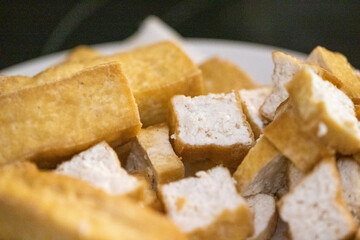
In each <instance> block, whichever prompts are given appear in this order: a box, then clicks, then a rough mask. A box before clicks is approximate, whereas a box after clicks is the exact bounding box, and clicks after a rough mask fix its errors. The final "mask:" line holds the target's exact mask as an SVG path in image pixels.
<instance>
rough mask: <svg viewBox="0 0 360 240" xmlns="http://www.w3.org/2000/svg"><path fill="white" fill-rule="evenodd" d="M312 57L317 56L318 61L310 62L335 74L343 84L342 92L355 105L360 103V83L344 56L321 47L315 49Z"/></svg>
mask: <svg viewBox="0 0 360 240" xmlns="http://www.w3.org/2000/svg"><path fill="white" fill-rule="evenodd" d="M310 55H313V56H317V61H315V60H314V59H311V58H310V59H308V61H309V62H316V63H318V64H319V65H320V67H322V68H324V69H325V70H327V71H329V72H330V73H331V74H333V75H334V76H335V77H336V78H337V79H338V80H339V81H340V82H341V83H342V85H341V86H340V90H342V91H343V92H344V93H345V94H346V95H348V96H349V98H351V100H353V102H354V103H355V104H359V103H360V81H359V79H358V77H357V76H356V74H355V71H354V69H353V67H352V66H351V65H350V63H349V62H348V61H347V59H346V57H345V56H344V55H342V54H341V53H337V52H332V51H329V50H327V49H326V48H324V47H321V46H318V47H316V48H314V50H313V51H312V52H311V53H310Z"/></svg>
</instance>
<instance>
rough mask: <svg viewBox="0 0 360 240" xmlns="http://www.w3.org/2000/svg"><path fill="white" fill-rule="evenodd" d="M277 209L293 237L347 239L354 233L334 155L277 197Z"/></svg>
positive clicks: (296, 239) (352, 221) (299, 239)
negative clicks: (278, 198)
mask: <svg viewBox="0 0 360 240" xmlns="http://www.w3.org/2000/svg"><path fill="white" fill-rule="evenodd" d="M278 209H279V214H280V216H281V218H282V219H283V220H284V221H285V222H287V223H288V224H289V233H290V236H291V239H293V240H301V239H304V240H305V239H329V240H331V239H334V240H335V239H349V238H351V237H352V236H353V235H354V234H355V233H356V225H355V222H354V219H353V218H352V216H351V213H350V211H349V209H348V207H347V206H346V203H345V201H344V199H343V196H342V193H341V181H340V177H339V173H338V171H337V169H336V165H335V160H334V158H328V159H323V160H322V161H321V162H320V163H319V164H318V165H317V166H316V167H315V168H314V169H313V171H311V172H310V173H309V174H308V175H307V176H306V177H305V178H304V179H303V180H302V181H301V182H300V183H299V184H298V185H296V186H295V187H294V188H293V189H292V190H290V192H289V193H288V194H287V195H285V196H284V197H283V198H281V199H280V201H279V202H278Z"/></svg>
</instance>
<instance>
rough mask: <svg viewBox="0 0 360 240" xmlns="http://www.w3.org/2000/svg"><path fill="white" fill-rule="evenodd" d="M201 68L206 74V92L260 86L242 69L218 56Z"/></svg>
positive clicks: (227, 91)
mask: <svg viewBox="0 0 360 240" xmlns="http://www.w3.org/2000/svg"><path fill="white" fill-rule="evenodd" d="M199 68H200V69H201V71H202V73H203V76H204V83H205V89H206V90H205V91H206V93H229V92H231V91H232V90H235V91H236V90H239V89H252V88H256V87H258V84H257V83H255V82H254V81H253V80H252V79H251V78H250V77H249V75H248V74H246V73H245V72H244V71H243V70H242V69H240V68H239V67H237V66H235V65H234V64H233V63H231V62H229V61H226V60H223V59H220V58H217V57H214V58H210V59H208V60H207V61H205V62H204V63H202V64H201V65H200V66H199Z"/></svg>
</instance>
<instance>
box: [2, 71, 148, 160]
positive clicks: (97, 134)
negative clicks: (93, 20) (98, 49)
mask: <svg viewBox="0 0 360 240" xmlns="http://www.w3.org/2000/svg"><path fill="white" fill-rule="evenodd" d="M140 128H141V123H140V119H139V114H138V110H137V107H136V104H135V100H134V97H133V95H132V93H131V90H130V87H129V84H128V82H127V80H126V78H125V77H124V75H123V74H122V73H121V70H120V68H119V65H118V64H106V65H101V66H98V67H95V68H90V69H87V70H84V71H82V72H80V73H79V74H76V75H74V76H72V77H70V78H68V79H64V80H61V81H58V82H53V83H49V84H45V85H41V86H38V87H32V88H28V89H23V90H21V91H18V92H15V93H13V94H8V95H3V96H0V149H2V150H1V153H0V164H5V163H8V162H14V161H18V160H32V161H34V162H36V163H37V164H38V165H39V166H41V167H54V166H56V164H57V163H58V162H59V160H60V159H63V158H66V157H68V156H70V155H73V154H75V153H78V152H80V151H82V150H85V149H87V148H89V147H90V146H92V145H94V144H96V143H98V142H100V141H102V140H105V141H107V142H109V143H110V145H112V146H116V145H119V144H121V143H123V142H126V141H128V140H129V139H131V138H133V137H134V136H135V135H136V134H137V133H138V131H139V130H140Z"/></svg>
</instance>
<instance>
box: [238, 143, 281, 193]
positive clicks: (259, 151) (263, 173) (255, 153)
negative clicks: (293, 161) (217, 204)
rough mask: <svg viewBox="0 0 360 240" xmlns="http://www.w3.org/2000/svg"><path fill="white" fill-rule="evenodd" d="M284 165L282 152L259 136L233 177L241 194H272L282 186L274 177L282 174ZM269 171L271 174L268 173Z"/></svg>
mask: <svg viewBox="0 0 360 240" xmlns="http://www.w3.org/2000/svg"><path fill="white" fill-rule="evenodd" d="M285 166H286V159H284V158H283V156H282V154H281V153H280V152H279V151H278V150H277V149H276V148H275V147H274V146H273V145H272V144H271V143H270V142H269V140H267V139H266V137H261V138H260V139H259V140H258V141H257V142H256V144H255V146H254V147H253V148H251V149H250V151H249V152H248V154H247V155H246V157H245V158H244V160H243V161H242V162H241V164H240V165H239V167H238V168H237V169H236V171H235V173H234V175H233V178H234V179H235V181H236V187H237V189H238V191H239V192H240V194H241V195H242V196H250V195H253V194H257V193H272V194H274V193H276V192H277V191H278V190H279V187H282V186H280V183H276V181H275V179H276V177H279V176H280V175H283V174H284V173H283V171H284V170H285ZM275 170H276V173H274V171H275ZM270 172H272V175H269V174H270ZM276 185H279V186H276Z"/></svg>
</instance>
